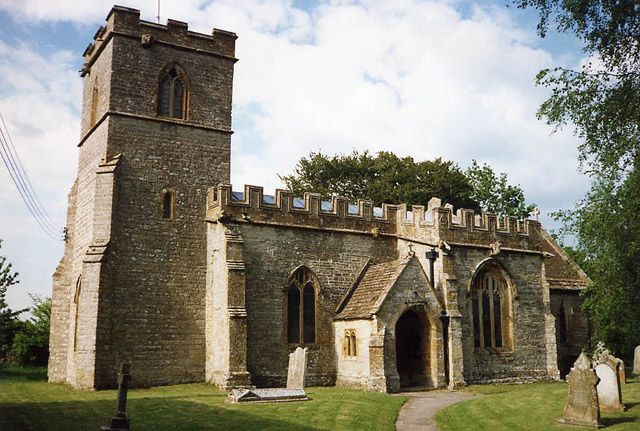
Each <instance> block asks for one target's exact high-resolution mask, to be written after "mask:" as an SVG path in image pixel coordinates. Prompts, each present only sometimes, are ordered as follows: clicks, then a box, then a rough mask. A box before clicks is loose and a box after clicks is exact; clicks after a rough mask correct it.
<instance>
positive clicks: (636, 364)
mask: <svg viewBox="0 0 640 431" xmlns="http://www.w3.org/2000/svg"><path fill="white" fill-rule="evenodd" d="M633 374H635V375H636V376H637V375H638V374H640V346H637V347H636V350H635V352H634V355H633Z"/></svg>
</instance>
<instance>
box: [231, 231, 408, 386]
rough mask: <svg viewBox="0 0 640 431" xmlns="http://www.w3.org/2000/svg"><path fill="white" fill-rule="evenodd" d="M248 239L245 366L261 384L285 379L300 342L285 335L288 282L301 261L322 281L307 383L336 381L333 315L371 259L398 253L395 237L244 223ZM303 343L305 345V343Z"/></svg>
mask: <svg viewBox="0 0 640 431" xmlns="http://www.w3.org/2000/svg"><path fill="white" fill-rule="evenodd" d="M241 232H242V237H243V239H244V253H245V257H244V258H245V267H246V308H247V316H248V317H247V322H248V326H247V333H248V335H247V345H248V352H247V367H248V371H249V372H250V373H251V381H252V382H253V383H254V384H256V385H258V386H282V385H284V383H286V377H287V363H288V362H287V361H288V358H289V353H290V352H291V351H293V350H294V349H295V347H297V346H298V344H296V345H293V344H288V343H287V339H286V295H285V289H286V283H287V280H288V278H289V276H290V275H291V273H292V272H293V271H294V270H295V269H296V268H297V267H299V266H300V265H304V266H306V267H307V268H308V269H309V270H311V271H312V272H313V273H314V274H315V275H316V277H317V278H318V280H319V284H320V291H319V294H318V298H317V303H316V316H317V318H316V334H317V335H316V343H313V344H310V345H308V346H307V347H309V351H308V353H307V355H308V356H307V364H308V365H307V367H308V368H307V370H308V373H307V384H308V385H311V386H312V385H333V384H335V382H336V356H335V349H334V340H335V334H334V331H333V323H332V321H333V317H334V316H335V310H336V308H337V306H338V304H339V303H340V301H341V300H342V298H343V296H344V295H345V293H346V292H347V290H348V289H349V288H350V287H351V286H352V285H353V283H354V282H355V281H356V277H357V276H358V275H359V274H360V272H361V270H362V268H363V267H364V265H365V263H366V262H367V260H368V259H369V258H371V259H373V260H374V261H384V260H391V259H394V258H396V248H395V244H394V241H393V240H391V239H388V238H380V237H378V238H374V237H372V236H371V235H357V234H338V233H333V232H320V231H316V230H311V229H296V228H293V229H292V228H278V227H271V226H253V225H251V224H249V223H245V224H242V225H241ZM303 347H304V346H303Z"/></svg>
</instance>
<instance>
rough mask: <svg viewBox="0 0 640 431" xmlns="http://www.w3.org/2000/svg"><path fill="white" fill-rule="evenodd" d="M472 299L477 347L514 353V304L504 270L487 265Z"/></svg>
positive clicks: (474, 339)
mask: <svg viewBox="0 0 640 431" xmlns="http://www.w3.org/2000/svg"><path fill="white" fill-rule="evenodd" d="M470 298H471V307H470V309H471V318H472V319H471V321H472V325H473V344H474V346H475V347H476V348H481V347H483V348H487V349H496V350H511V349H512V336H511V322H512V318H511V301H510V297H509V288H508V284H507V280H506V279H505V277H504V276H503V275H502V273H501V271H500V270H499V269H498V268H495V267H494V265H487V266H486V267H485V269H483V270H481V271H480V272H478V274H477V275H476V277H475V279H474V283H473V286H472V290H471V295H470Z"/></svg>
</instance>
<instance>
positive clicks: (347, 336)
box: [344, 329, 358, 357]
mask: <svg viewBox="0 0 640 431" xmlns="http://www.w3.org/2000/svg"><path fill="white" fill-rule="evenodd" d="M344 356H348V357H356V356H358V343H357V339H356V330H355V329H345V331H344Z"/></svg>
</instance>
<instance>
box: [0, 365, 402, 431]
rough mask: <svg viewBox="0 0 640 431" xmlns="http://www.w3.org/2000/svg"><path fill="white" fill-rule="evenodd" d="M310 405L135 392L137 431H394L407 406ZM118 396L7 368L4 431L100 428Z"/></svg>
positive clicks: (0, 408) (394, 402)
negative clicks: (246, 402)
mask: <svg viewBox="0 0 640 431" xmlns="http://www.w3.org/2000/svg"><path fill="white" fill-rule="evenodd" d="M307 393H308V394H309V396H310V397H311V398H312V400H311V401H304V402H296V403H274V404H253V405H229V404H225V403H224V400H225V398H226V396H227V392H224V391H220V390H218V389H216V388H214V387H213V386H211V385H207V384H190V385H176V386H164V387H158V388H152V389H135V390H130V391H129V396H128V400H127V416H128V417H129V418H130V419H131V427H132V428H133V429H134V430H140V431H142V430H189V431H197V430H309V431H311V430H393V429H394V424H395V420H396V417H397V414H398V411H399V409H400V407H401V405H402V403H403V402H404V401H405V398H403V397H392V396H389V395H385V394H379V393H368V392H363V391H356V390H348V389H338V388H315V387H314V388H308V390H307ZM115 405H116V391H115V390H108V391H98V392H82V391H76V390H74V389H72V388H70V387H68V386H65V385H59V384H51V383H47V381H46V370H44V369H20V368H0V430H2V431H5V430H6V431H14V430H16V431H22V430H38V431H40V430H47V431H55V430H65V431H70V430H78V431H87V430H90V431H91V430H96V431H98V430H99V429H100V426H101V425H106V424H107V419H108V418H109V416H111V415H112V414H113V413H114V411H115Z"/></svg>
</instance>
